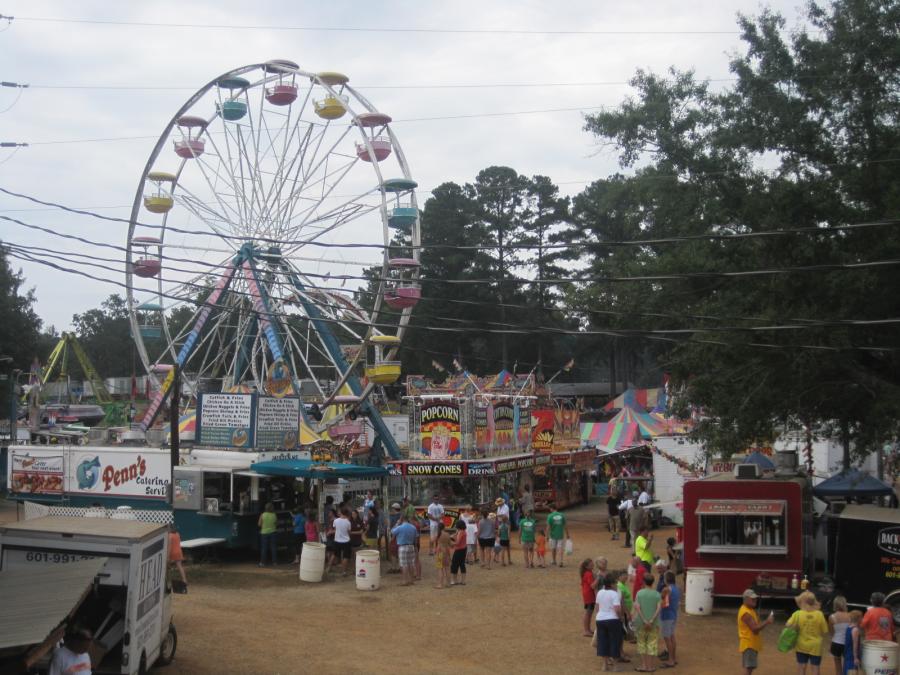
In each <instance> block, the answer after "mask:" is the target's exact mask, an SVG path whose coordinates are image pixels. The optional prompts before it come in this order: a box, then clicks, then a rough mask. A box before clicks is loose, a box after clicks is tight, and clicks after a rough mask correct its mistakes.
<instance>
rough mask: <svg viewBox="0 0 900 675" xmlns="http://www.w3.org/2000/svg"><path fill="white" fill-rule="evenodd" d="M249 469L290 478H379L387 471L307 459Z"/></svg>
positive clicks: (273, 463)
mask: <svg viewBox="0 0 900 675" xmlns="http://www.w3.org/2000/svg"><path fill="white" fill-rule="evenodd" d="M250 469H251V470H253V471H255V472H256V473H261V474H264V475H266V476H290V477H292V478H323V479H324V478H380V477H381V476H386V475H388V472H387V469H385V468H384V467H381V466H360V465H358V464H338V463H337V462H313V461H312V460H309V459H273V460H271V461H268V462H256V463H254V464H251V465H250Z"/></svg>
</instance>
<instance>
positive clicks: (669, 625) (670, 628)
mask: <svg viewBox="0 0 900 675" xmlns="http://www.w3.org/2000/svg"><path fill="white" fill-rule="evenodd" d="M676 621H677V619H660V620H659V632H660V635H662V636H663V637H664V638H670V637H673V636H674V635H675V622H676Z"/></svg>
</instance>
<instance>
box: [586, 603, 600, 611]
mask: <svg viewBox="0 0 900 675" xmlns="http://www.w3.org/2000/svg"><path fill="white" fill-rule="evenodd" d="M596 606H597V603H596V602H586V603H584V611H585V612H593V611H594V607H596Z"/></svg>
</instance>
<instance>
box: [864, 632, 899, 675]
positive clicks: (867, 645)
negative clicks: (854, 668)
mask: <svg viewBox="0 0 900 675" xmlns="http://www.w3.org/2000/svg"><path fill="white" fill-rule="evenodd" d="M897 650H898V645H897V643H896V642H888V641H887V640H863V643H862V667H863V672H864V673H865V674H866V675H897Z"/></svg>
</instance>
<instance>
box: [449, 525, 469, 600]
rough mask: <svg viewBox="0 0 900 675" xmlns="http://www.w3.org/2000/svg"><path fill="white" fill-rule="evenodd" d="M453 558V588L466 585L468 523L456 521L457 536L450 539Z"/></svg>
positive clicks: (451, 570)
mask: <svg viewBox="0 0 900 675" xmlns="http://www.w3.org/2000/svg"><path fill="white" fill-rule="evenodd" d="M450 544H451V546H452V547H453V557H452V558H451V559H450V574H451V575H452V580H451V581H450V585H451V586H465V585H466V522H465V521H464V520H463V519H462V518H460V519H459V520H457V521H456V534H455V535H454V536H452V537H451V538H450ZM457 573H458V574H457Z"/></svg>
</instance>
